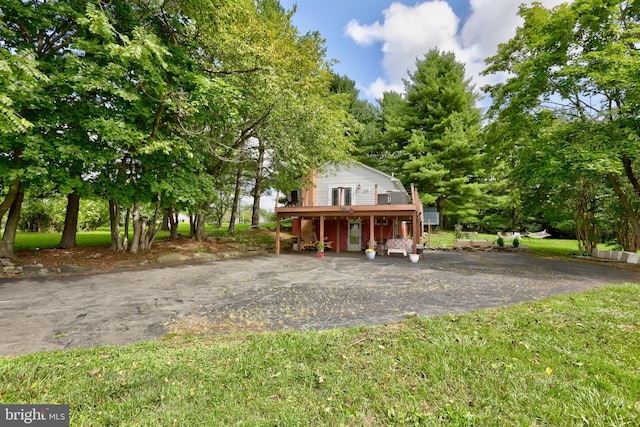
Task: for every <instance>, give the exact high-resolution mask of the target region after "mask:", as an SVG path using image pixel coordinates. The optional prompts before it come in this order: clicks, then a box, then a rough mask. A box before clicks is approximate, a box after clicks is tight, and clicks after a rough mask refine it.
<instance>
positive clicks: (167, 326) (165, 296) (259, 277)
mask: <svg viewBox="0 0 640 427" xmlns="http://www.w3.org/2000/svg"><path fill="white" fill-rule="evenodd" d="M623 282H640V270H638V269H623V268H616V267H615V266H612V265H609V264H595V263H588V262H577V261H576V262H573V261H560V260H555V259H542V258H536V257H533V256H532V255H529V254H526V253H498V252H445V251H442V252H439V251H429V252H427V253H426V254H425V256H424V258H422V259H421V260H420V261H419V262H418V263H415V264H413V263H410V262H409V260H408V258H403V257H402V256H401V255H398V256H391V257H388V256H378V257H376V259H375V260H374V261H367V260H366V259H365V257H364V255H362V254H360V253H358V254H339V255H337V254H334V253H328V254H326V256H325V258H324V259H318V258H316V257H315V256H314V254H312V253H303V254H283V255H278V256H276V255H266V256H256V257H245V258H239V259H231V260H225V261H216V262H209V263H206V264H191V265H179V266H174V267H165V268H158V269H150V270H139V271H122V272H119V273H105V274H97V275H91V276H83V275H78V276H70V277H63V278H60V277H57V278H53V277H52V278H43V279H12V280H3V281H0V330H1V331H2V333H1V334H0V355H18V354H26V353H32V352H37V351H41V350H49V349H65V348H72V347H92V346H98V345H103V344H128V343H133V342H136V341H140V340H146V339H154V338H158V337H161V336H162V335H164V334H166V333H167V332H168V331H170V330H172V329H173V328H184V329H192V330H194V331H198V330H207V331H224V330H227V329H230V328H243V329H251V330H272V329H328V328H335V327H348V326H356V325H378V324H384V323H388V322H395V321H398V320H401V319H403V317H405V316H406V315H407V314H408V313H415V314H417V315H420V316H438V315H443V314H447V313H453V314H458V313H462V312H467V311H472V310H476V309H482V308H489V307H496V306H501V305H508V304H515V303H518V302H521V301H532V300H535V299H540V298H544V297H547V296H551V295H559V294H564V293H574V292H581V291H584V290H588V289H592V288H595V287H598V286H601V285H605V284H610V283H623Z"/></svg>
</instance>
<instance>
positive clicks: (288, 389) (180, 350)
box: [0, 284, 640, 426]
mask: <svg viewBox="0 0 640 427" xmlns="http://www.w3.org/2000/svg"><path fill="white" fill-rule="evenodd" d="M639 348H640V284H626V285H619V286H609V287H605V288H602V289H599V290H595V291H591V292H586V293H583V294H578V295H570V296H563V297H557V298H550V299H545V300H542V301H538V302H535V303H526V304H520V305H517V306H513V307H508V308H500V309H492V310H485V311H478V312H474V313H470V314H465V315H461V316H452V315H450V316H444V317H440V318H434V319H424V318H419V319H413V320H410V321H407V322H405V323H400V324H394V325H389V326H385V327H376V328H355V329H348V330H342V329H340V330H330V331H324V332H309V331H306V332H279V333H262V334H229V335H218V336H201V337H195V336H182V337H181V336H171V337H167V338H166V339H163V340H160V341H157V342H144V343H139V344H136V345H131V346H123V347H102V348H96V349H89V350H70V351H61V352H43V353H37V354H33V355H29V356H24V357H17V358H6V359H0V403H69V404H70V406H71V425H165V426H166V425H230V424H243V425H331V426H333V425H376V426H377V425H418V424H420V425H440V424H451V425H483V426H485V425H500V426H502V425H563V426H567V425H612V426H624V425H638V424H639V423H640V352H639V351H638V349H639Z"/></svg>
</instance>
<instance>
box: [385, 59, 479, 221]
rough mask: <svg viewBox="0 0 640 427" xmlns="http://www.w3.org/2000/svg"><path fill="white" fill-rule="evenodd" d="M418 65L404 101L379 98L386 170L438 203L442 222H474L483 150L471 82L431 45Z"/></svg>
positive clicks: (457, 65) (425, 198) (428, 201)
mask: <svg viewBox="0 0 640 427" xmlns="http://www.w3.org/2000/svg"><path fill="white" fill-rule="evenodd" d="M416 65H417V69H416V71H415V72H413V73H411V74H410V75H409V79H408V80H405V90H406V95H405V97H404V98H403V101H404V102H403V103H398V102H390V100H387V102H386V103H383V109H384V113H383V118H384V126H385V128H384V135H385V137H386V141H387V142H388V143H389V150H390V151H391V152H390V158H389V160H388V165H389V166H391V165H394V166H395V167H393V168H391V167H388V168H387V171H388V172H391V173H395V174H396V175H398V176H399V178H400V179H401V180H402V182H404V183H405V184H409V183H413V184H415V185H416V188H417V189H418V191H419V192H420V194H421V196H422V201H423V203H424V204H425V205H436V206H437V207H438V212H440V215H441V225H442V226H443V227H445V228H446V227H448V225H449V220H452V221H456V222H461V223H465V224H470V223H476V222H477V221H478V207H479V205H478V201H479V199H480V183H481V180H480V176H479V175H480V172H479V166H480V159H481V153H480V144H479V139H478V130H479V129H480V111H479V110H478V108H477V107H476V106H475V103H476V95H475V93H474V91H473V87H472V86H471V85H470V82H469V81H468V80H465V76H464V73H465V69H464V65H463V64H462V63H460V62H458V61H456V59H455V55H454V54H453V53H451V52H448V53H445V52H441V51H439V50H437V49H433V50H430V51H429V52H428V53H426V54H425V56H424V58H422V59H419V60H417V61H416ZM396 101H397V99H396ZM391 106H393V108H392V109H391V110H390V111H389V108H390V107H391Z"/></svg>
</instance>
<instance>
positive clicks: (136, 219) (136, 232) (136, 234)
mask: <svg viewBox="0 0 640 427" xmlns="http://www.w3.org/2000/svg"><path fill="white" fill-rule="evenodd" d="M132 214H133V238H132V239H131V247H130V248H129V252H131V253H134V254H137V253H138V250H139V248H140V236H141V235H142V218H141V217H140V202H135V203H134V204H133V212H132Z"/></svg>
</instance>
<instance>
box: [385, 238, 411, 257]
mask: <svg viewBox="0 0 640 427" xmlns="http://www.w3.org/2000/svg"><path fill="white" fill-rule="evenodd" d="M407 251H409V253H412V252H413V239H389V240H387V255H391V254H402V255H404V256H407Z"/></svg>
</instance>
